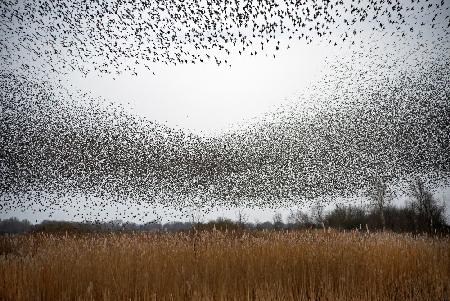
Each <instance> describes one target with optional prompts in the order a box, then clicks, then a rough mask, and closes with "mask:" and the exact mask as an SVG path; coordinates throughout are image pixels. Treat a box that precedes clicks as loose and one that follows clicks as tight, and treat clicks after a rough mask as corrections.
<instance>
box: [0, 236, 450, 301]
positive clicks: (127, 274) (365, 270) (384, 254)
mask: <svg viewBox="0 0 450 301" xmlns="http://www.w3.org/2000/svg"><path fill="white" fill-rule="evenodd" d="M0 240H1V241H0V252H1V253H3V254H2V255H0V300H449V283H450V240H449V238H431V237H426V236H419V237H413V236H411V235H400V234H393V233H372V234H361V233H342V232H334V231H331V232H323V231H292V232H282V231H254V232H219V231H211V232H206V231H205V232H190V233H135V234H132V233H128V234H120V233H115V234H87V235H49V234H34V235H19V236H3V237H1V238H0Z"/></svg>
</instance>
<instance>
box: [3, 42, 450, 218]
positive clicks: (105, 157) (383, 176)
mask: <svg viewBox="0 0 450 301" xmlns="http://www.w3.org/2000/svg"><path fill="white" fill-rule="evenodd" d="M435 46H436V45H435ZM444 46H445V45H444ZM444 49H447V48H446V47H444ZM437 53H439V51H438V52H437ZM440 53H442V52H440ZM423 55H424V54H423V53H420V54H418V57H420V58H421V61H422V64H421V65H420V66H423V67H421V68H413V67H411V66H410V68H407V70H399V71H397V74H396V75H395V76H394V77H393V78H392V79H390V80H387V79H385V78H378V77H377V76H375V75H374V76H369V75H367V74H364V73H363V74H360V73H359V72H357V73H356V74H355V73H347V77H348V79H347V81H345V82H343V81H342V79H340V78H339V76H337V77H335V81H336V82H333V80H332V79H325V80H324V82H323V83H322V84H323V85H322V86H321V87H322V90H320V91H318V92H321V93H322V94H321V95H319V94H317V95H315V96H314V94H312V95H310V96H309V97H320V98H322V101H323V102H322V103H320V102H317V105H316V106H315V107H310V108H308V109H302V110H301V109H296V108H293V107H290V108H286V109H285V110H284V111H279V112H275V113H274V116H273V118H271V119H270V120H271V121H262V122H260V123H256V124H253V125H252V126H250V127H248V128H246V129H242V130H240V131H233V132H230V133H227V134H224V135H222V136H217V137H211V138H204V137H199V136H196V135H193V134H186V133H184V132H182V131H176V130H173V129H170V128H168V127H166V126H163V125H160V124H156V123H153V122H151V121H148V120H146V119H143V118H138V117H136V116H133V115H130V114H128V113H126V112H125V111H124V110H123V109H121V108H120V107H117V106H115V105H112V104H107V103H106V102H105V101H103V100H100V99H94V98H92V97H90V96H89V94H84V93H82V92H78V93H74V92H69V91H67V90H64V89H62V88H60V89H56V88H55V87H50V86H45V85H42V84H41V83H39V82H33V81H31V80H29V79H26V78H23V77H20V76H16V75H13V74H2V76H1V79H0V86H1V89H0V91H1V99H2V100H3V102H2V107H1V119H0V144H1V145H2V147H1V154H0V167H1V173H2V177H1V178H0V187H1V191H0V193H1V195H2V202H1V203H0V206H1V207H2V208H1V209H2V210H12V209H17V208H25V207H29V209H32V208H33V206H34V205H36V204H38V205H40V207H49V208H51V209H61V210H64V208H67V206H69V205H70V204H71V203H73V201H74V200H75V201H80V200H82V201H85V204H88V206H92V208H103V207H105V206H107V205H111V204H115V205H116V206H118V205H124V206H128V205H130V206H131V205H132V204H134V205H136V204H138V205H142V206H144V207H145V208H147V209H148V210H142V211H141V212H138V213H135V214H134V216H130V218H133V217H134V218H137V217H136V216H138V218H139V219H145V218H146V216H147V215H148V214H150V215H152V216H154V214H155V213H152V212H151V208H154V206H156V205H158V206H163V207H170V208H174V209H180V210H183V209H184V208H186V207H188V206H198V207H203V208H206V210H207V208H212V207H214V206H226V207H230V206H231V207H233V206H237V205H244V206H256V207H270V206H273V207H277V206H283V205H286V204H297V205H298V204H301V203H302V202H304V201H307V200H311V199H317V198H324V197H334V196H352V195H355V194H358V193H360V192H361V191H364V190H365V189H367V187H370V185H371V184H372V183H374V182H375V181H379V180H381V181H383V182H386V183H389V184H392V185H398V184H401V183H402V181H405V180H408V179H410V178H411V177H416V176H421V177H425V178H426V179H428V180H429V181H430V182H435V183H440V184H442V182H445V183H448V181H449V179H450V177H449V176H450V156H448V154H449V152H450V127H449V126H448V121H449V120H450V103H449V101H448V99H449V95H450V85H449V81H448V78H450V74H449V72H450V61H449V59H448V57H445V56H441V57H440V59H435V58H434V57H432V58H430V59H429V61H427V60H425V57H424V56H423ZM353 59H356V58H353ZM414 62H415V61H414V60H413V64H414ZM356 65H359V64H356ZM339 68H344V70H347V69H346V68H349V66H348V65H347V64H344V66H342V65H341V64H340V63H339V62H337V65H336V67H335V70H336V72H338V71H339V70H340V69H339ZM375 68H378V67H377V66H375ZM347 71H348V70H347ZM339 72H343V71H342V70H341V71H339ZM365 78H370V84H366V85H365V84H364V79H365ZM358 79H360V84H359V85H357V87H358V89H356V90H355V89H354V88H353V87H352V84H353V83H354V81H358ZM327 86H328V89H329V90H328V93H324V92H323V91H325V90H326V89H327V88H326V87H327ZM55 91H59V92H55ZM334 98H337V100H336V101H338V100H339V102H337V103H336V105H332V103H333V99H334ZM84 198H87V199H86V200H85V199H84ZM88 212H89V210H88ZM77 214H80V215H82V214H81V213H77ZM83 217H86V216H83Z"/></svg>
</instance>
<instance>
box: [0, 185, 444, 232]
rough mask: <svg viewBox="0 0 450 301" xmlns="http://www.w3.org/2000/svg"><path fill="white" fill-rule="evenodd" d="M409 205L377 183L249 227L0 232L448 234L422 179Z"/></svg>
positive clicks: (9, 222) (223, 221)
mask: <svg viewBox="0 0 450 301" xmlns="http://www.w3.org/2000/svg"><path fill="white" fill-rule="evenodd" d="M408 195H409V201H407V202H406V204H405V205H403V206H394V205H392V204H391V201H392V200H393V198H394V193H393V191H392V190H391V189H390V188H389V186H388V185H387V184H385V183H383V182H382V181H380V180H377V181H375V182H374V184H373V186H372V187H370V188H369V189H368V190H367V197H368V199H369V200H370V202H369V205H368V206H356V205H336V207H335V208H334V209H333V210H330V211H327V212H325V211H324V209H323V207H322V206H321V205H320V204H319V203H316V204H315V205H314V206H313V207H312V210H311V212H310V213H307V212H304V211H301V210H297V211H293V212H291V213H290V214H289V215H288V216H287V219H286V220H284V219H283V216H282V215H281V214H280V213H276V214H275V215H274V216H273V219H272V221H266V222H262V223H259V222H257V223H251V222H248V219H247V217H246V216H245V215H243V214H242V213H241V212H239V214H238V216H237V218H236V220H232V219H227V218H218V219H216V220H212V221H209V222H201V221H195V220H194V219H193V220H192V221H189V222H170V223H165V224H162V223H159V222H156V221H152V222H148V223H144V224H137V223H133V222H122V221H121V220H113V221H108V222H101V221H96V222H90V221H85V222H69V221H50V220H44V221H43V222H41V223H39V224H35V225H33V224H31V223H30V222H29V221H28V220H19V219H17V218H9V219H5V220H0V234H1V233H25V232H78V233H83V232H109V231H184V230H191V229H196V230H212V229H216V230H238V229H248V230H252V229H255V230H258V229H260V230H261V229H267V230H270V229H274V230H281V229H302V228H308V229H315V228H334V229H340V230H358V231H371V230H375V231H381V230H390V231H395V232H413V233H450V226H449V225H448V224H447V221H446V217H445V205H444V204H439V202H438V201H437V200H436V198H435V197H434V195H433V194H432V192H431V191H430V190H429V189H428V188H427V187H426V184H425V183H424V181H423V180H421V179H416V180H414V181H413V182H411V183H410V185H409V187H408Z"/></svg>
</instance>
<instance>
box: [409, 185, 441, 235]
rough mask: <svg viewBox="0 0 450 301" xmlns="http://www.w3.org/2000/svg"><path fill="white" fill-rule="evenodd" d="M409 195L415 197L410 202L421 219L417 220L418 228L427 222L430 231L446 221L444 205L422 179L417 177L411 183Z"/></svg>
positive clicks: (426, 225)
mask: <svg viewBox="0 0 450 301" xmlns="http://www.w3.org/2000/svg"><path fill="white" fill-rule="evenodd" d="M409 195H410V196H411V197H412V198H413V202H412V203H411V204H410V205H411V208H412V209H413V211H414V212H415V215H416V216H417V218H418V219H419V220H417V218H416V220H415V223H416V228H417V227H418V226H419V227H420V226H422V225H417V223H420V224H423V223H424V224H425V227H426V228H427V230H428V231H430V232H432V231H433V229H434V228H435V227H436V226H439V225H441V224H444V223H445V221H444V220H445V219H444V209H445V208H444V206H439V205H438V204H437V202H436V200H435V199H434V197H433V194H432V193H431V192H430V191H429V190H428V189H427V187H426V186H425V183H424V181H423V180H422V179H420V178H416V179H415V180H414V181H412V182H411V183H410V185H409Z"/></svg>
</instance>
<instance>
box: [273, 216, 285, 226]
mask: <svg viewBox="0 0 450 301" xmlns="http://www.w3.org/2000/svg"><path fill="white" fill-rule="evenodd" d="M273 225H274V227H275V228H276V229H281V228H282V227H283V216H282V215H281V213H279V212H277V213H275V215H274V216H273Z"/></svg>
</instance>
